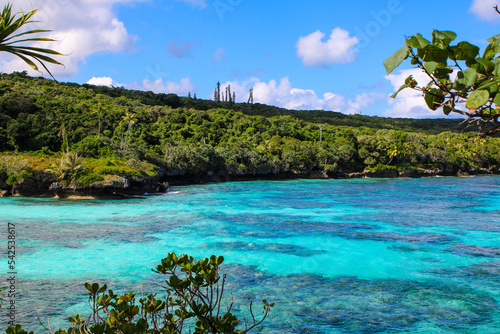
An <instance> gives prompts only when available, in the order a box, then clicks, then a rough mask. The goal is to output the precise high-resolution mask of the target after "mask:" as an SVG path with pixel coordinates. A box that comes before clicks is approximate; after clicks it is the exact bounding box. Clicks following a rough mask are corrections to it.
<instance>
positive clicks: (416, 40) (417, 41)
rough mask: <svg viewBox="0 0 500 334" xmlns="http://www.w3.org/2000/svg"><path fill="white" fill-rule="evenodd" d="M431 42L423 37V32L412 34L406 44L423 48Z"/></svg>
mask: <svg viewBox="0 0 500 334" xmlns="http://www.w3.org/2000/svg"><path fill="white" fill-rule="evenodd" d="M430 44H431V42H429V41H428V40H426V39H425V38H423V37H422V35H421V34H417V36H411V37H408V38H407V39H406V45H408V46H409V47H411V48H415V49H423V48H425V47H427V46H429V45H430Z"/></svg>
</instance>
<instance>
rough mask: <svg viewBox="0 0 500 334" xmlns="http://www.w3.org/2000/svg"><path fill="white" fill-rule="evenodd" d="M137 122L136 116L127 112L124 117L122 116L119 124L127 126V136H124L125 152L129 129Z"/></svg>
mask: <svg viewBox="0 0 500 334" xmlns="http://www.w3.org/2000/svg"><path fill="white" fill-rule="evenodd" d="M136 120H137V118H136V116H135V115H134V114H133V113H132V112H130V111H127V112H126V113H125V116H123V118H122V121H121V123H128V126H127V135H126V136H125V151H127V149H128V141H129V140H130V129H131V128H132V124H134V123H135V121H136Z"/></svg>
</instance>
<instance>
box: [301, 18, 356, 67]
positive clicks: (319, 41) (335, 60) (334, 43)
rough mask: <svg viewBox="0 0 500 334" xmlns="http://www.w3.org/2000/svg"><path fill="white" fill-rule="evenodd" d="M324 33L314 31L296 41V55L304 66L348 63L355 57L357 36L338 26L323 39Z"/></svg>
mask: <svg viewBox="0 0 500 334" xmlns="http://www.w3.org/2000/svg"><path fill="white" fill-rule="evenodd" d="M324 37H325V34H324V33H323V32H321V31H319V30H318V31H315V32H313V33H312V34H309V35H307V36H305V37H300V38H299V41H298V42H297V45H296V48H297V55H298V56H299V57H300V58H301V59H302V62H303V63H304V65H306V66H310V67H314V66H327V65H332V64H345V63H350V62H352V61H353V60H354V58H355V57H356V51H357V49H356V45H357V44H358V43H359V38H357V37H351V36H350V35H349V32H348V31H346V30H343V29H341V28H339V27H337V28H335V29H333V30H332V33H331V34H330V38H329V39H328V40H327V41H325V42H324V41H323V38H324Z"/></svg>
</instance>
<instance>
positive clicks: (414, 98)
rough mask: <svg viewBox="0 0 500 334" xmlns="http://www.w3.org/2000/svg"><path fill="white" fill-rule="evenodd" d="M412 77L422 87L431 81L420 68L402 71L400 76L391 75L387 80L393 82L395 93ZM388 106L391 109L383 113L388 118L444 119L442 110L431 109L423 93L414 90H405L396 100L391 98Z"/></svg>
mask: <svg viewBox="0 0 500 334" xmlns="http://www.w3.org/2000/svg"><path fill="white" fill-rule="evenodd" d="M410 75H413V77H414V79H415V80H416V81H417V82H418V83H419V85H420V86H425V85H427V83H429V81H430V79H429V77H428V76H427V75H426V74H425V73H424V72H423V71H422V70H420V69H418V68H414V69H408V70H401V71H400V72H399V74H389V75H388V76H386V79H387V80H389V81H390V82H391V85H392V86H393V87H394V91H397V90H398V89H399V87H401V86H402V85H403V84H404V83H405V80H406V78H408V77H409V76H410ZM388 105H389V108H388V109H386V110H385V111H384V112H383V115H384V116H387V117H407V118H428V117H444V114H443V111H442V109H438V110H431V109H429V107H427V104H426V103H425V100H424V97H423V96H422V93H421V92H419V91H416V90H413V89H404V90H402V91H401V92H400V93H399V94H398V96H397V97H396V98H395V99H393V98H389V100H388Z"/></svg>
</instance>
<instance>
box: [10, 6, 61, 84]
mask: <svg viewBox="0 0 500 334" xmlns="http://www.w3.org/2000/svg"><path fill="white" fill-rule="evenodd" d="M36 12H38V9H34V10H32V11H29V12H27V13H22V12H19V13H15V14H14V15H13V14H12V4H6V5H5V6H4V8H3V10H2V12H1V14H0V52H2V51H3V52H8V53H11V54H13V55H15V56H17V57H19V58H20V59H22V60H23V61H24V62H25V63H26V64H28V65H29V66H30V67H31V68H33V69H34V70H36V71H40V70H39V69H38V65H37V64H36V63H35V62H38V63H40V65H42V67H43V68H44V69H45V70H46V71H47V72H48V73H49V74H50V76H51V77H52V78H53V79H54V80H55V78H54V76H53V75H52V73H51V72H50V70H49V69H48V68H47V66H46V65H45V63H44V62H46V63H50V64H55V65H61V66H64V65H63V64H61V63H60V62H58V61H57V60H55V59H53V58H51V57H49V56H47V55H51V56H52V55H54V56H66V55H64V54H62V53H59V52H57V51H54V50H52V49H45V48H39V47H33V46H26V45H19V43H25V42H54V40H53V39H51V38H46V37H32V38H22V39H19V38H20V37H21V36H25V37H31V36H32V35H33V34H39V33H46V32H50V30H45V29H35V30H28V31H25V32H21V33H18V34H15V32H16V31H17V30H19V29H20V28H21V27H23V26H25V25H27V24H30V23H35V22H37V21H33V20H31V18H32V17H33V15H35V14H36ZM18 15H20V16H19V17H18ZM16 17H17V18H16ZM28 35H29V36H28Z"/></svg>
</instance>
